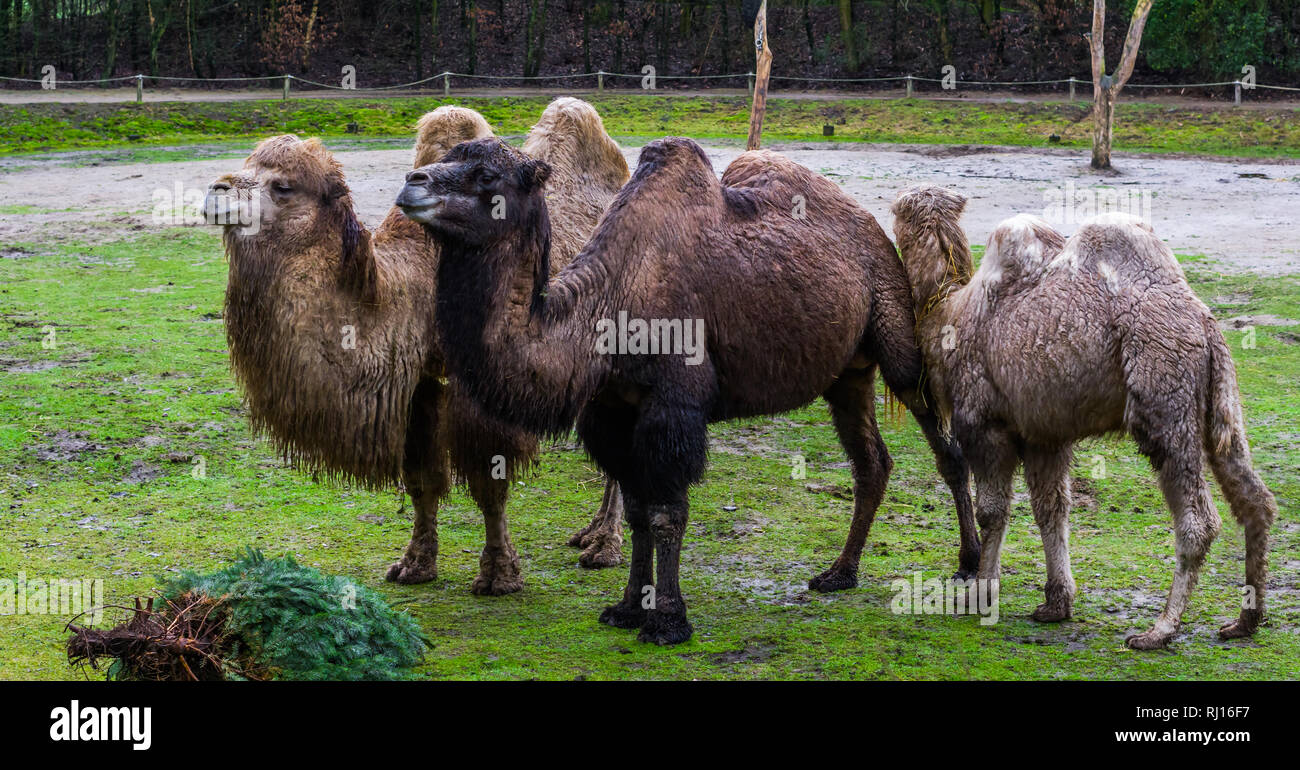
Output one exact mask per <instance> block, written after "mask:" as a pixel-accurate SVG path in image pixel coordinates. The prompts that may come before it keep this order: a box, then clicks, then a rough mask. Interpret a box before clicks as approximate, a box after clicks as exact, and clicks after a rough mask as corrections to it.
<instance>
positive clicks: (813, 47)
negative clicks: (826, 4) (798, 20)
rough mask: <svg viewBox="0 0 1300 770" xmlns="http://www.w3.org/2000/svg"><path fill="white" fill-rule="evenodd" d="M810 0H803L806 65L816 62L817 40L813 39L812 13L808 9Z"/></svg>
mask: <svg viewBox="0 0 1300 770" xmlns="http://www.w3.org/2000/svg"><path fill="white" fill-rule="evenodd" d="M811 2H812V0H803V31H804V34H806V35H808V63H809V64H815V63H816V62H817V39H816V38H814V37H813V22H812V12H811V11H810V10H809V9H808V6H809V4H810V3H811Z"/></svg>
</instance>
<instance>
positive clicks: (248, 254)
mask: <svg viewBox="0 0 1300 770" xmlns="http://www.w3.org/2000/svg"><path fill="white" fill-rule="evenodd" d="M575 101H576V100H569V101H567V102H566V101H557V102H556V103H554V104H552V105H551V107H549V108H548V109H547V111H546V112H545V113H544V114H543V116H542V118H541V120H540V121H539V123H538V126H537V127H536V129H535V132H534V133H535V134H537V135H538V136H539V137H552V141H551V142H550V143H549V144H548V145H546V146H544V147H541V148H540V149H539V151H544V152H546V153H547V155H546V156H547V157H551V158H553V159H555V161H556V163H557V165H558V166H562V167H565V168H567V169H570V177H569V181H570V184H569V185H568V186H567V187H566V188H565V190H562V191H557V194H564V192H565V191H573V192H575V198H576V199H577V200H579V201H581V204H580V205H578V204H575V205H573V206H572V207H571V208H570V209H568V210H566V218H565V219H563V220H561V221H560V222H559V223H557V224H558V225H559V227H558V228H557V233H558V235H557V244H558V247H559V249H560V254H561V255H562V257H561V258H562V259H563V258H565V257H564V255H567V256H572V255H573V254H574V253H576V250H577V245H578V244H581V243H582V241H583V240H584V238H585V237H586V235H587V234H588V233H590V231H591V230H592V229H593V228H594V227H595V223H596V219H597V217H598V216H599V211H594V210H593V209H594V208H595V206H596V205H597V204H598V202H599V199H600V197H601V195H602V192H601V191H602V190H603V191H605V192H604V193H603V194H604V195H605V198H606V200H608V199H610V198H612V197H613V194H614V191H616V190H617V188H618V186H620V183H619V182H618V180H619V177H620V173H621V175H622V178H626V176H627V173H628V172H627V164H626V162H625V161H624V160H623V158H622V156H621V154H619V153H618V150H617V147H616V146H614V151H613V153H612V154H611V153H608V152H604V153H600V154H598V153H595V152H593V151H592V149H591V146H592V144H593V137H604V140H605V142H608V143H609V146H613V143H612V141H611V140H609V139H608V137H607V136H605V135H604V129H603V126H602V125H601V122H600V118H599V116H598V115H597V114H596V113H595V111H594V110H593V109H592V108H591V107H590V106H589V105H586V104H585V103H581V102H577V103H576V104H574V103H573V102H575ZM566 131H571V132H572V133H573V136H574V137H575V139H581V140H582V142H583V144H582V145H581V146H575V145H573V144H566V143H565V142H563V141H561V140H560V139H559V137H560V136H561V135H562V134H564V133H565V132H566ZM490 135H491V129H490V128H489V127H488V125H487V123H486V122H485V121H484V120H483V118H482V116H480V115H479V114H478V113H476V112H474V111H473V110H468V109H463V108H458V107H440V108H439V109H437V110H435V111H433V112H431V113H429V114H427V115H425V116H424V117H423V118H422V119H421V121H420V124H419V130H418V140H417V143H416V152H415V155H416V161H417V162H430V161H432V160H436V159H437V158H439V157H441V156H442V155H443V154H445V152H446V150H447V148H449V147H452V146H455V145H456V144H457V143H459V142H461V141H463V140H466V139H472V138H475V137H483V136H490ZM539 141H540V140H539ZM565 164H568V165H567V166H566V165H565ZM591 164H598V165H599V167H596V166H593V165H591ZM584 174H585V176H582V175H584ZM207 209H208V212H209V214H210V216H211V217H212V218H213V219H216V220H219V221H221V222H223V223H229V224H227V225H226V227H225V232H224V240H225V244H226V249H227V253H228V254H229V256H230V277H229V284H228V287H227V293H226V305H225V318H226V324H227V338H228V340H229V344H230V351H231V364H232V367H233V369H234V372H235V375H236V377H237V379H238V380H239V381H240V383H241V384H242V385H243V387H244V391H245V397H246V401H247V404H248V409H249V416H250V419H251V422H252V424H253V426H254V428H255V429H257V430H258V431H259V432H262V433H265V434H267V435H269V436H270V437H271V439H272V441H273V442H274V443H275V446H276V448H277V449H278V451H279V452H280V453H281V455H282V456H283V457H284V458H285V459H286V460H287V461H289V462H291V463H293V464H294V465H295V466H298V467H300V468H304V469H308V470H311V471H313V472H316V473H319V474H321V475H323V476H325V477H327V478H335V479H343V480H349V481H352V482H355V483H359V484H361V485H363V486H366V487H370V488H382V487H388V486H392V485H394V484H396V483H397V482H399V481H402V482H404V483H405V486H406V489H407V491H408V492H409V493H410V495H411V500H412V503H413V504H414V507H415V525H414V530H413V533H412V537H411V542H410V545H409V546H408V547H407V549H406V553H405V555H404V556H403V557H402V559H401V560H400V561H399V562H397V563H396V564H394V565H392V567H390V568H389V570H388V573H387V577H388V579H389V580H393V581H396V582H400V583H419V582H425V581H428V580H432V579H434V578H436V576H437V550H438V538H437V512H438V503H439V500H440V499H441V498H442V497H443V496H444V495H445V494H446V493H447V491H448V489H449V487H450V484H451V471H452V470H454V471H455V474H456V476H457V477H458V478H460V479H462V480H463V481H464V482H465V483H466V485H467V486H468V488H469V491H470V494H471V496H472V497H473V498H474V500H475V502H476V503H477V504H478V506H479V507H480V508H481V509H482V511H483V515H484V519H485V523H486V529H487V542H486V547H485V548H484V551H483V555H482V558H481V560H480V568H481V569H480V573H479V575H478V577H477V578H476V579H475V580H474V583H473V586H472V590H473V591H474V593H476V594H503V593H509V592H511V591H517V590H519V588H521V587H522V581H521V579H520V575H519V559H518V556H517V555H516V553H515V550H514V548H513V546H512V545H511V543H510V537H509V532H508V528H507V520H506V513H505V505H506V498H507V495H508V491H509V479H510V478H513V476H514V475H515V473H516V472H517V471H518V470H521V469H522V468H523V467H525V466H527V465H528V464H529V463H530V462H531V461H532V459H533V457H534V456H535V453H536V450H537V442H536V438H535V437H533V436H529V435H528V434H526V433H523V432H521V431H519V430H518V429H516V428H514V427H512V426H509V425H506V424H504V423H502V422H501V421H499V420H495V419H493V418H492V417H491V416H490V415H488V414H486V413H484V412H483V411H482V410H480V409H478V408H477V407H476V404H475V403H474V401H473V400H472V399H468V398H465V397H464V396H463V394H461V393H459V392H458V389H457V387H456V386H455V385H448V384H447V382H446V379H445V371H444V356H443V351H442V349H441V346H440V344H439V342H438V339H437V334H436V328H435V326H434V323H433V296H434V287H435V281H436V272H437V261H438V250H437V246H436V245H435V244H433V243H431V242H430V241H429V239H428V238H427V237H426V235H425V234H424V232H423V231H422V230H421V229H420V228H419V226H417V225H415V224H413V223H412V222H410V221H409V220H407V219H406V218H405V217H403V216H402V215H401V213H400V212H399V211H398V210H397V209H393V210H392V211H390V212H389V214H388V217H387V218H386V219H385V220H384V222H383V223H382V224H381V225H380V226H379V228H378V229H376V230H375V232H374V233H368V232H367V231H366V229H365V228H364V227H363V226H362V225H361V224H360V223H359V222H358V221H357V218H356V216H355V214H354V213H353V209H352V200H351V196H350V193H349V191H348V188H347V184H346V182H345V181H344V178H343V173H342V169H341V168H340V167H339V164H338V163H337V162H336V161H335V160H334V159H333V157H332V156H331V155H330V153H329V152H328V151H327V150H326V149H325V148H324V147H323V146H321V144H320V143H319V142H317V141H316V140H308V141H300V140H299V139H298V138H297V137H294V136H278V137H274V138H272V139H268V140H266V141H264V142H262V143H261V144H259V145H258V147H257V149H256V150H255V151H254V152H253V154H252V155H251V156H249V158H248V160H247V161H246V162H245V164H244V168H243V169H242V170H240V171H238V172H236V173H233V174H227V175H225V176H223V177H221V178H219V179H218V180H217V181H216V182H214V183H213V185H212V188H211V190H210V191H209V200H208V204H207ZM449 462H450V466H449ZM619 498H620V496H619V494H618V490H617V487H616V486H615V485H614V484H613V482H612V481H611V482H609V484H608V485H607V488H606V492H605V496H604V503H603V504H602V510H601V513H599V514H598V515H597V519H598V520H605V519H607V518H608V517H609V515H610V513H611V509H612V513H613V515H614V516H617V515H618V512H617V507H616V501H618V500H619ZM597 535H598V537H597V538H596V542H595V543H594V548H593V549H592V550H591V553H585V554H584V559H583V561H584V564H586V565H587V566H605V565H608V564H614V563H617V561H618V556H619V555H620V554H619V546H620V545H621V539H620V533H619V531H618V530H617V528H615V530H614V531H613V532H612V533H609V532H608V528H606V529H605V530H601V531H600V532H598V533H597ZM593 557H594V560H593ZM602 559H603V560H604V561H603V562H602V561H601V560H602Z"/></svg>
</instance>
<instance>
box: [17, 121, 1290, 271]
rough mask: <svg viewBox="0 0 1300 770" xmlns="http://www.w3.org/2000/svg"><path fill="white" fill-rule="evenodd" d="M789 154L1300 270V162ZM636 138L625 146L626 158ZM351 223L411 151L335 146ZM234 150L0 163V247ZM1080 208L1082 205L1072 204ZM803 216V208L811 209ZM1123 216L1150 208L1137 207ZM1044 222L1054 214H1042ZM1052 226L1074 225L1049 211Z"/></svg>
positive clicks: (1021, 154) (114, 226)
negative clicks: (157, 157) (158, 159)
mask: <svg viewBox="0 0 1300 770" xmlns="http://www.w3.org/2000/svg"><path fill="white" fill-rule="evenodd" d="M706 146H707V148H708V153H709V156H710V158H711V160H712V161H713V163H714V167H715V170H716V171H717V172H718V173H719V174H720V173H721V172H722V170H723V169H724V168H725V166H726V164H727V163H728V162H730V161H731V160H732V159H733V158H735V157H736V155H738V154H739V153H740V151H741V150H740V148H739V147H738V146H736V145H730V144H728V143H711V144H708V145H706ZM772 149H776V150H779V151H782V152H784V153H785V154H787V155H788V156H789V157H791V158H792V159H794V160H795V161H797V162H799V163H802V164H803V165H805V166H807V167H809V168H811V169H812V170H813V171H816V172H817V173H820V174H823V175H825V176H827V177H829V178H830V179H833V180H835V181H837V182H839V183H840V184H842V185H843V186H844V188H845V189H846V190H847V191H848V192H849V193H850V194H852V195H853V196H854V197H855V198H856V199H857V200H858V201H859V202H860V203H861V204H862V205H863V206H865V207H866V208H867V209H868V210H869V211H870V212H871V213H872V214H874V215H875V216H876V217H877V218H878V219H879V220H880V223H881V225H882V226H883V227H884V228H885V230H886V232H891V230H890V228H891V224H892V218H891V217H890V215H889V204H890V202H891V201H892V200H893V198H894V195H895V194H896V193H897V192H898V191H899V190H901V189H902V188H904V187H906V186H907V185H909V184H913V183H916V182H922V181H924V182H934V183H938V184H942V185H945V186H949V187H952V188H954V189H957V190H960V191H961V192H963V193H964V194H966V195H967V196H968V197H969V198H970V199H971V200H970V204H969V205H968V206H967V214H966V217H965V220H964V224H965V226H966V230H967V233H968V235H969V236H970V238H971V240H972V242H976V243H982V242H983V241H984V240H985V239H986V238H987V237H988V234H989V232H990V231H991V230H992V228H993V227H994V226H995V225H996V224H997V223H998V222H1000V221H1001V220H1002V219H1004V218H1006V217H1008V216H1011V215H1013V214H1017V213H1024V212H1029V213H1036V214H1040V215H1042V214H1043V213H1044V209H1045V207H1046V206H1047V205H1048V204H1049V203H1051V202H1052V201H1053V198H1052V196H1053V195H1055V196H1059V197H1062V198H1064V197H1068V196H1069V195H1070V194H1071V190H1072V188H1071V187H1070V185H1073V189H1074V190H1083V191H1089V190H1093V189H1094V188H1106V189H1109V190H1113V191H1117V192H1119V193H1124V194H1128V195H1129V196H1130V197H1129V200H1130V201H1142V200H1145V201H1149V203H1146V204H1143V205H1146V206H1149V215H1150V221H1151V222H1152V224H1153V226H1154V228H1155V231H1156V233H1157V234H1158V235H1160V236H1161V237H1162V238H1164V239H1165V241H1166V242H1167V243H1169V245H1170V246H1171V247H1172V248H1173V249H1174V250H1175V251H1176V252H1179V253H1182V254H1190V255H1199V254H1203V255H1205V256H1207V257H1209V258H1211V260H1212V261H1213V263H1214V266H1215V267H1216V268H1218V269H1222V270H1224V271H1228V272H1241V271H1247V272H1254V273H1258V274H1261V275H1277V274H1282V273H1300V162H1296V161H1258V160H1247V159H1222V158H1187V157H1168V156H1155V155H1148V156H1139V155H1126V154H1123V153H1120V154H1118V155H1117V156H1116V160H1115V163H1116V166H1117V168H1118V169H1119V170H1120V173H1119V174H1118V175H1115V176H1109V177H1098V176H1096V175H1094V174H1092V173H1091V172H1090V171H1089V169H1088V168H1087V156H1086V153H1082V152H1079V151H1077V150H1055V151H1053V150H1032V149H1023V148H999V147H961V146H957V147H954V146H886V145H851V144H803V143H792V144H774V145H772ZM638 150H639V147H627V148H625V153H626V155H627V158H628V162H629V163H630V164H635V162H636V156H637V152H638ZM338 158H339V160H340V162H341V163H342V164H343V166H344V169H345V170H346V173H347V176H348V181H349V183H350V185H351V187H352V190H353V197H354V199H355V201H356V203H357V206H358V209H359V213H360V215H361V217H362V219H363V221H364V222H365V223H366V224H367V225H370V226H374V225H376V224H378V223H379V222H380V221H381V220H382V218H383V217H384V215H385V214H386V213H387V211H388V209H389V207H390V205H391V204H392V201H393V199H394V198H395V197H396V195H397V192H398V190H399V189H400V187H401V185H402V179H403V176H404V175H405V173H406V171H408V170H409V169H410V163H411V152H410V151H409V150H348V151H343V152H339V153H338ZM239 165H240V161H239V160H237V159H230V158H225V159H206V160H194V161H179V162H163V163H128V164H108V165H98V166H89V165H88V166H78V167H68V166H67V165H66V164H65V163H63V162H60V161H59V159H58V158H56V157H49V158H46V159H39V160H33V161H31V162H30V163H28V164H27V165H25V166H23V167H18V168H9V169H5V168H2V167H0V257H4V256H11V255H17V254H21V252H18V251H17V250H16V249H15V245H16V244H29V245H35V246H36V247H37V248H39V246H40V244H43V243H54V242H63V243H67V242H76V241H91V242H97V241H104V240H113V239H119V238H122V237H126V236H128V235H130V234H131V233H133V232H137V231H142V230H146V229H154V228H161V227H169V226H175V224H174V223H172V222H167V221H164V222H157V221H155V217H154V209H155V206H156V205H157V203H158V201H159V200H164V201H165V200H167V199H168V198H169V196H174V195H175V191H176V190H177V188H178V186H179V188H180V189H181V190H182V191H184V192H185V193H186V194H189V195H191V196H201V194H202V191H203V190H204V189H205V188H206V186H207V184H208V183H209V182H210V181H211V180H212V179H214V178H215V177H216V176H218V175H219V174H221V173H224V172H227V171H232V170H235V169H237V168H238V167H239ZM1075 211H1076V212H1077V213H1078V214H1079V215H1080V216H1084V215H1086V214H1087V213H1088V212H1087V210H1086V209H1080V208H1078V207H1077V206H1076V207H1075ZM810 213H814V212H810ZM1135 213H1148V212H1146V211H1137V212H1135ZM1049 219H1052V217H1049ZM1053 224H1054V225H1055V226H1057V228H1058V229H1060V230H1061V231H1062V232H1063V233H1066V234H1069V233H1071V232H1073V231H1074V229H1075V228H1076V226H1077V222H1071V221H1062V220H1061V219H1056V220H1054V221H1053Z"/></svg>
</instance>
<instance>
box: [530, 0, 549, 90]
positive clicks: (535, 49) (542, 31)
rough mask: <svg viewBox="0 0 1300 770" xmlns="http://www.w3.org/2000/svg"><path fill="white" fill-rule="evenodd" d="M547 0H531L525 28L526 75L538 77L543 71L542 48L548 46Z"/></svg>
mask: <svg viewBox="0 0 1300 770" xmlns="http://www.w3.org/2000/svg"><path fill="white" fill-rule="evenodd" d="M546 6H547V0H529V3H528V21H527V24H526V26H525V29H524V77H530V78H532V77H537V73H539V72H540V71H541V64H542V49H544V48H545V47H546Z"/></svg>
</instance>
